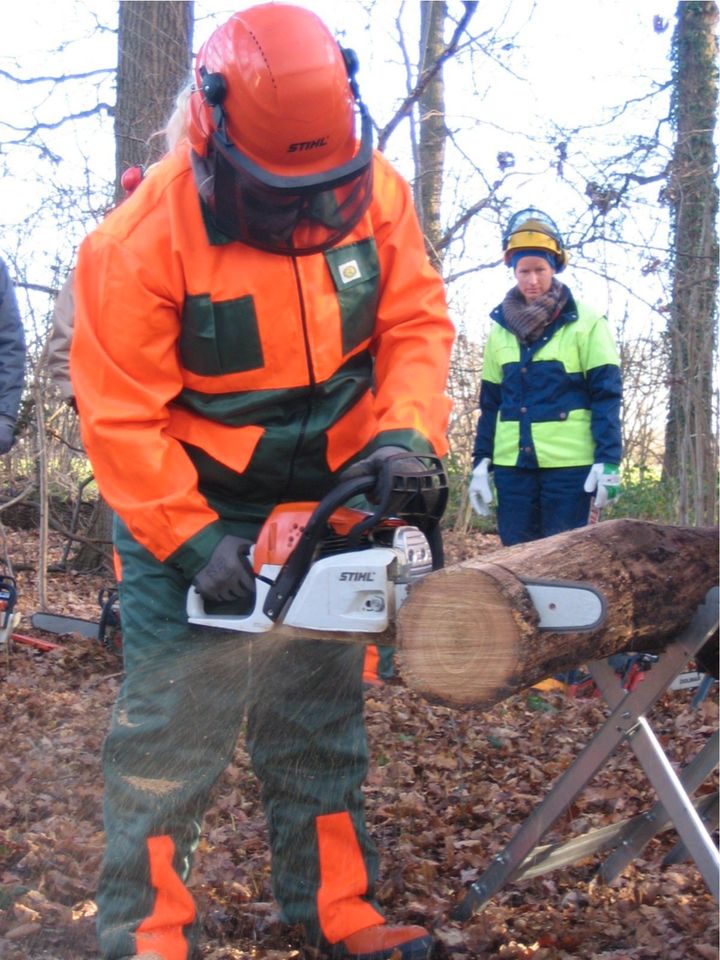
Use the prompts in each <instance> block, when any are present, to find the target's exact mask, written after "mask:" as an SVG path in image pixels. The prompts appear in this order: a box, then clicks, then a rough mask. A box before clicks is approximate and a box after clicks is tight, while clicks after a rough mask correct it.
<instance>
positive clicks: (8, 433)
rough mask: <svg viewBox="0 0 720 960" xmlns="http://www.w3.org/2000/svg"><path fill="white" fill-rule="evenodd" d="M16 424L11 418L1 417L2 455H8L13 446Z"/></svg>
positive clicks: (0, 446)
mask: <svg viewBox="0 0 720 960" xmlns="http://www.w3.org/2000/svg"><path fill="white" fill-rule="evenodd" d="M14 435H15V423H14V422H13V421H12V420H11V419H10V417H0V453H7V452H8V450H9V449H10V447H11V446H12V445H13V440H14Z"/></svg>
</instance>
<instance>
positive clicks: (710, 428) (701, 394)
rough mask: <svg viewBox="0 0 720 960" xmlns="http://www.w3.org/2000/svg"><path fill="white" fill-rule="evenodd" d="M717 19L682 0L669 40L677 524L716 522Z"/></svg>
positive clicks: (671, 472) (671, 434)
mask: <svg viewBox="0 0 720 960" xmlns="http://www.w3.org/2000/svg"><path fill="white" fill-rule="evenodd" d="M717 23H718V7H717V4H716V3H714V2H707V0H698V2H696V0H687V2H684V3H679V4H678V8H677V26H676V29H675V34H674V37H673V66H674V74H673V84H674V87H673V122H674V126H675V131H676V140H675V151H674V154H673V162H672V170H671V176H670V180H669V184H668V197H669V199H670V203H671V207H672V213H673V233H674V236H673V260H674V262H673V267H674V272H673V295H672V304H671V311H670V324H669V328H668V334H669V342H670V402H669V409H668V420H667V430H666V441H665V475H666V476H668V477H670V478H672V479H673V480H675V481H676V483H677V485H678V490H679V498H680V503H679V519H680V522H681V523H688V522H692V523H695V524H697V525H702V524H710V523H714V522H715V521H716V519H717V499H716V490H717V464H718V450H717V438H716V435H715V430H714V424H715V423H716V417H717V406H716V404H715V403H714V400H715V391H714V385H713V370H714V362H715V356H716V350H717V327H716V325H717V293H718V237H717V228H716V221H717V213H718V188H717V183H716V181H715V173H716V166H717V157H716V150H715V142H714V138H715V129H716V124H717V98H718V66H717V62H718V61H717V55H718V43H717V36H716V32H715V30H716V26H717Z"/></svg>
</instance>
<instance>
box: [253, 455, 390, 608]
mask: <svg viewBox="0 0 720 960" xmlns="http://www.w3.org/2000/svg"><path fill="white" fill-rule="evenodd" d="M376 483H377V477H376V476H375V475H373V474H367V475H365V476H362V477H353V478H351V479H350V480H344V481H343V482H342V483H339V484H338V485H337V487H334V488H333V489H332V490H331V491H330V492H329V493H327V494H326V495H325V496H324V497H323V498H322V500H321V501H320V503H318V505H317V507H315V509H314V510H313V512H312V514H311V515H310V519H309V520H308V522H307V524H306V525H305V529H304V530H303V532H302V534H301V535H300V539H299V540H298V543H297V546H296V547H295V549H294V550H293V552H292V553H291V554H290V556H289V557H288V559H287V561H286V562H285V564H284V566H283V568H282V570H281V571H280V573H279V574H278V576H277V579H276V580H275V583H273V584H272V586H271V587H270V589H269V590H268V595H267V597H266V598H265V603H264V605H263V613H264V614H265V616H266V617H269V619H270V620H277V618H278V617H279V616H280V614H281V613H282V611H283V610H284V608H285V606H286V604H287V602H288V600H289V599H290V598H291V597H293V596H294V595H295V593H296V592H297V589H298V587H299V586H300V583H301V581H302V579H303V577H304V576H305V574H306V573H307V571H308V568H309V566H310V563H311V562H312V558H313V554H314V553H315V548H316V547H317V545H318V544H319V543H320V541H321V540H322V539H323V537H324V535H325V531H326V528H327V522H328V520H329V519H330V517H331V516H332V515H333V513H335V511H336V510H337V509H338V508H339V507H342V506H343V505H344V504H345V503H347V501H348V500H351V499H352V498H353V497H357V496H359V495H360V494H361V493H369V491H370V490H372V489H373V487H374V486H375V484H376ZM379 520H380V516H379V515H378V518H377V520H376V521H375V522H376V523H377V522H378V521H379ZM363 522H364V521H363ZM356 526H357V525H356ZM354 530H355V527H353V530H352V531H351V532H350V535H351V536H352V532H353V531H354Z"/></svg>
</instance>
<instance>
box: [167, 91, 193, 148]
mask: <svg viewBox="0 0 720 960" xmlns="http://www.w3.org/2000/svg"><path fill="white" fill-rule="evenodd" d="M192 89H193V84H192V81H191V80H189V81H188V82H187V83H186V84H185V86H184V87H183V88H182V90H181V91H180V93H179V94H178V95H177V97H176V98H175V108H174V109H173V112H172V113H171V114H170V119H169V120H168V122H167V124H166V125H165V129H164V131H163V133H164V134H165V143H166V144H167V148H168V150H174V149H175V147H177V146H178V145H179V144H181V143H182V142H183V141H185V140H187V139H188V104H189V102H190V94H191V93H192Z"/></svg>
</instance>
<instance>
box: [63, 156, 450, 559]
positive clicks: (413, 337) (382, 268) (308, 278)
mask: <svg viewBox="0 0 720 960" xmlns="http://www.w3.org/2000/svg"><path fill="white" fill-rule="evenodd" d="M75 296H76V309H77V316H76V326H75V335H74V338H73V344H72V350H71V372H72V378H73V385H74V388H75V391H76V397H77V403H78V409H79V413H80V422H81V426H82V434H83V441H84V443H85V446H86V449H87V452H88V455H89V457H90V461H91V463H92V466H93V470H94V472H95V477H96V480H97V483H98V486H99V488H100V490H101V492H102V494H103V496H104V497H105V499H106V500H107V502H108V503H109V504H110V506H111V507H112V508H113V509H114V510H115V511H116V512H117V514H118V515H119V516H120V517H121V518H122V520H123V521H124V522H125V524H126V525H127V527H128V528H129V530H130V532H131V533H132V534H133V536H134V537H135V538H136V539H137V540H138V541H139V542H140V543H141V544H142V545H143V546H145V547H146V548H147V549H148V550H150V552H151V553H152V554H153V555H154V556H156V557H157V558H158V559H159V560H163V561H164V560H168V561H170V562H171V563H173V564H175V565H176V566H178V567H179V568H180V569H182V570H183V572H184V573H185V574H186V575H187V576H188V577H191V576H192V575H193V574H194V573H195V572H196V571H197V570H198V569H199V568H200V567H201V566H202V565H203V564H204V563H205V562H206V560H207V557H208V556H209V554H210V552H211V551H212V549H213V548H214V546H215V545H216V544H217V542H218V541H219V540H220V538H221V537H222V536H223V535H224V534H225V533H227V532H228V530H227V529H225V528H224V527H223V519H222V518H226V519H244V520H251V521H254V520H257V522H261V521H262V519H264V517H265V516H266V515H267V513H268V512H269V509H270V508H271V507H272V506H273V505H274V504H275V503H277V502H283V501H288V500H301V499H306V500H317V499H319V497H320V496H321V495H322V494H323V493H324V492H326V491H327V490H328V489H329V488H330V487H331V486H332V485H333V475H334V474H336V473H337V471H338V470H339V469H341V468H342V467H343V466H345V465H346V464H347V463H348V462H349V461H351V460H353V459H357V458H358V457H360V456H364V455H367V453H369V452H370V451H371V450H372V449H374V448H375V447H377V446H381V445H386V444H396V445H399V446H402V447H405V448H407V449H408V450H412V451H415V452H418V453H421V452H422V453H427V452H434V453H436V454H437V455H439V456H442V455H444V454H445V453H446V452H447V442H446V436H445V434H446V428H447V422H448V416H449V410H450V401H449V399H448V398H447V396H446V395H445V386H446V381H447V375H448V366H449V356H450V351H451V347H452V342H453V337H454V330H453V325H452V323H451V321H450V319H449V316H448V311H447V305H446V301H445V294H444V288H443V284H442V281H441V278H440V277H439V276H438V274H437V272H436V271H435V270H434V269H433V267H432V266H431V265H430V263H429V261H428V259H427V256H426V254H425V249H424V244H423V238H422V233H421V231H420V227H419V224H418V220H417V216H416V213H415V210H414V207H413V204H412V199H411V194H410V190H409V187H408V185H407V183H406V182H405V181H404V180H403V179H402V177H400V175H399V174H398V173H397V172H396V171H395V170H394V169H393V168H392V167H391V166H390V164H389V163H388V162H387V161H386V160H385V159H384V158H383V157H382V156H381V155H380V154H376V157H375V160H374V191H373V200H372V203H371V205H370V207H369V209H368V211H367V212H366V214H365V215H364V217H363V218H362V219H361V221H360V223H359V224H358V225H357V227H355V229H354V230H353V231H352V232H351V233H350V234H349V235H348V236H347V237H345V238H344V240H343V242H342V243H341V244H340V245H338V246H337V247H334V248H331V249H329V250H327V251H324V252H323V253H317V254H311V255H308V256H302V257H292V256H285V255H280V254H269V253H266V252H263V251H260V250H256V249H254V248H252V247H249V246H247V245H245V244H242V243H239V242H236V241H231V240H229V239H228V238H227V237H224V236H223V235H221V234H219V233H218V232H217V231H216V230H215V228H214V227H213V226H212V224H211V221H210V220H209V218H208V217H207V216H206V215H205V210H204V208H203V206H202V204H201V201H200V198H199V195H198V191H197V188H196V185H195V182H194V177H193V173H192V170H191V166H190V159H189V151H188V149H187V147H185V148H184V149H178V150H176V151H175V152H173V153H171V154H169V155H168V156H167V157H166V158H165V159H164V160H163V161H161V162H160V163H158V164H156V165H155V167H154V168H153V169H152V170H151V171H150V172H149V173H148V175H147V177H146V179H145V180H144V181H143V183H142V184H141V185H140V187H139V188H138V190H137V191H136V192H135V193H134V194H133V196H132V197H130V198H129V199H128V200H126V201H125V202H124V203H123V204H122V205H121V206H120V207H118V208H117V209H116V210H114V211H113V212H112V213H111V214H110V215H109V216H108V217H107V219H106V220H105V221H104V222H103V223H102V224H101V225H100V226H99V227H98V228H97V229H95V230H94V231H93V232H92V233H91V234H90V235H89V236H88V237H86V239H85V240H84V241H83V243H82V245H81V247H80V252H79V256H78V263H77V272H76V278H75Z"/></svg>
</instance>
